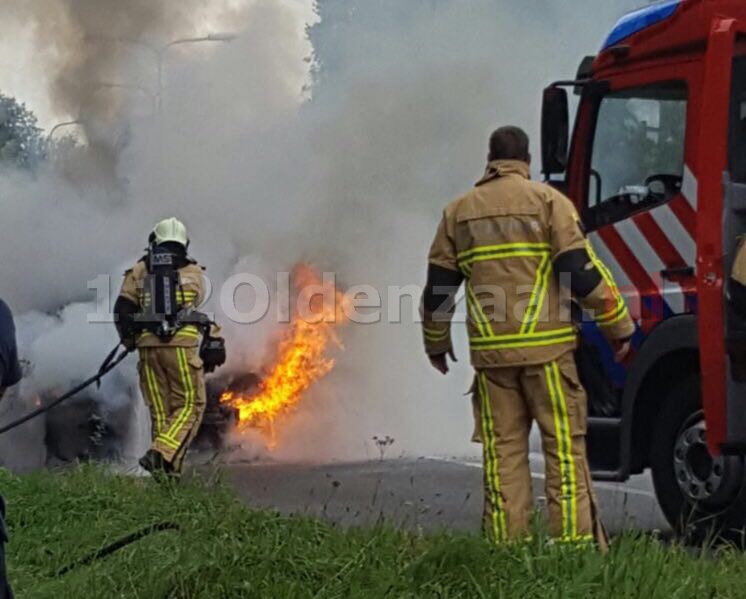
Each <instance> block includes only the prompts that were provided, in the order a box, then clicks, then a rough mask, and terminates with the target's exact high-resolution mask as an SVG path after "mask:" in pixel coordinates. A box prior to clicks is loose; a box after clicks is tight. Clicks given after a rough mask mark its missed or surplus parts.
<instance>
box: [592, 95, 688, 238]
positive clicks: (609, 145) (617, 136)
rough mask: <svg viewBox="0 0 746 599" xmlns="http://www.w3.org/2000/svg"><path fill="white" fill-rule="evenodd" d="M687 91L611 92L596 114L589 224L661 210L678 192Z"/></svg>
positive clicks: (681, 171) (680, 178)
mask: <svg viewBox="0 0 746 599" xmlns="http://www.w3.org/2000/svg"><path fill="white" fill-rule="evenodd" d="M686 109H687V89H686V85H685V84H684V83H680V82H671V83H662V84H656V85H652V86H645V87H637V88H630V89H625V90H621V91H615V92H611V93H609V94H607V95H606V96H604V97H603V99H602V100H601V102H600V105H599V108H598V117H597V121H596V132H595V136H594V140H593V154H592V158H591V172H590V185H589V194H588V208H589V212H590V213H591V215H594V213H595V217H596V218H595V219H594V218H592V219H591V221H596V222H595V223H593V222H591V223H589V224H591V225H592V224H596V225H597V226H600V225H602V224H605V223H607V222H614V221H616V220H621V219H623V218H626V217H627V216H629V215H630V214H631V213H633V212H637V211H640V210H643V209H647V208H650V207H652V206H655V205H659V204H662V203H664V202H666V201H668V200H669V199H671V198H672V197H674V196H675V195H676V194H677V193H678V192H679V190H680V189H681V180H682V176H683V173H684V142H685V133H686Z"/></svg>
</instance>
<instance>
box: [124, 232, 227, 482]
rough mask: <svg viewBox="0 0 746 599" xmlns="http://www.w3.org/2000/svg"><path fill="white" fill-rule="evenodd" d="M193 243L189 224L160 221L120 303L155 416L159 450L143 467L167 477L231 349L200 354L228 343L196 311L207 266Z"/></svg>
mask: <svg viewBox="0 0 746 599" xmlns="http://www.w3.org/2000/svg"><path fill="white" fill-rule="evenodd" d="M188 245H189V241H188V238H187V230H186V227H185V226H184V224H183V223H182V222H181V221H179V220H178V219H176V218H168V219H165V220H163V221H161V222H159V223H158V224H157V225H156V226H155V228H154V229H153V232H152V233H151V235H150V238H149V247H148V252H147V254H146V255H145V256H143V258H142V259H141V260H140V261H139V262H137V264H135V266H134V267H133V268H131V269H130V270H128V271H127V272H126V273H125V275H124V282H123V284H122V289H121V291H120V294H119V298H118V299H117V302H116V304H115V306H114V313H115V322H116V326H117V330H118V332H119V335H120V338H121V340H122V343H123V344H124V345H125V346H126V347H130V348H134V347H136V348H137V349H138V352H139V356H140V361H139V364H138V372H139V375H140V388H141V390H142V394H143V397H144V399H145V402H146V404H147V406H148V409H149V410H150V415H151V432H152V445H151V447H150V449H149V450H148V451H147V453H146V454H145V455H144V456H143V457H142V458H141V459H140V465H141V466H142V467H143V468H144V469H145V470H147V471H148V472H151V473H154V474H159V475H160V474H166V475H169V476H178V475H179V474H180V472H181V469H182V465H183V462H184V456H185V454H186V452H187V449H188V447H189V444H190V443H191V441H192V440H193V439H194V437H195V436H196V434H197V431H198V429H199V426H200V423H201V421H202V416H203V414H204V410H205V404H206V393H205V379H204V373H205V369H206V368H207V369H208V371H210V370H212V369H214V368H215V367H216V366H218V365H220V364H222V362H224V361H225V349H224V347H223V348H222V354H220V351H218V352H217V355H216V354H215V352H210V351H208V352H207V354H205V352H204V351H200V349H201V348H202V350H204V349H205V348H206V347H208V349H209V344H210V342H214V341H216V340H217V341H222V339H220V338H219V337H217V332H216V329H214V328H211V327H212V325H211V324H210V323H209V322H208V321H207V320H206V318H205V317H203V316H202V315H201V314H200V313H199V312H197V311H196V309H197V307H198V306H199V305H200V304H201V302H202V300H203V295H204V288H205V285H204V278H203V268H202V267H201V266H200V265H199V264H197V262H195V261H194V260H193V259H192V258H190V257H189V256H188V254H187V248H188ZM206 341H207V343H206ZM203 358H204V360H203Z"/></svg>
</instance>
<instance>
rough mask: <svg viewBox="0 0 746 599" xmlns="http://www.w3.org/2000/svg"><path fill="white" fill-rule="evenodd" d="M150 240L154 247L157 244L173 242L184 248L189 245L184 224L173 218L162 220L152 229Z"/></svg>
mask: <svg viewBox="0 0 746 599" xmlns="http://www.w3.org/2000/svg"><path fill="white" fill-rule="evenodd" d="M150 239H151V243H154V244H156V245H158V244H159V243H165V242H166V241H175V242H176V243H180V244H181V245H183V246H184V247H186V246H187V245H188V244H189V238H188V237H187V230H186V227H185V226H184V223H183V222H181V221H180V220H179V219H178V218H175V217H173V216H172V217H171V218H166V219H163V220H162V221H161V222H159V223H158V224H157V225H156V226H155V227H153V232H152V233H151V234H150Z"/></svg>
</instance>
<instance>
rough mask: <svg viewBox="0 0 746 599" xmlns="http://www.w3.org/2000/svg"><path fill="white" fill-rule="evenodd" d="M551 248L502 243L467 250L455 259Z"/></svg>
mask: <svg viewBox="0 0 746 599" xmlns="http://www.w3.org/2000/svg"><path fill="white" fill-rule="evenodd" d="M550 249H551V248H550V246H549V244H548V243H526V242H517V243H503V244H500V245H480V246H477V247H474V248H471V249H468V250H466V251H463V252H461V253H459V254H458V255H457V256H456V259H457V260H459V261H462V260H468V259H469V258H471V257H472V256H474V255H475V254H485V253H490V254H499V253H501V252H510V251H516V250H543V251H547V252H548V251H549V250H550Z"/></svg>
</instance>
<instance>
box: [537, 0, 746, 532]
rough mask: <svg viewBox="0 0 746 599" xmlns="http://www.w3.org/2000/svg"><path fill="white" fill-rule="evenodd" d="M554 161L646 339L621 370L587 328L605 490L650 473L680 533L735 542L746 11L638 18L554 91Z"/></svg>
mask: <svg viewBox="0 0 746 599" xmlns="http://www.w3.org/2000/svg"><path fill="white" fill-rule="evenodd" d="M572 93H574V94H576V95H577V96H578V109H577V114H576V116H575V120H574V127H573V131H572V135H570V133H569V129H570V128H569V122H570V119H569V109H568V106H569V97H570V94H572ZM542 159H543V172H544V176H545V177H546V179H547V180H548V181H549V182H550V183H552V184H554V185H556V186H558V187H559V188H561V189H562V190H563V191H565V192H566V193H567V195H568V196H569V197H570V198H571V199H572V201H573V202H574V204H575V206H576V207H577V209H578V212H579V214H580V216H581V219H582V221H583V224H584V226H585V228H586V232H587V234H588V238H589V240H590V242H591V244H592V245H593V247H594V250H595V251H596V253H597V254H598V256H599V258H601V260H602V261H603V262H604V263H605V264H606V265H607V267H608V268H609V270H611V271H612V274H613V275H614V278H615V280H616V282H617V284H618V286H619V289H620V291H621V292H622V293H623V295H624V297H625V299H626V301H627V303H628V306H629V308H630V311H631V313H632V315H633V317H634V318H635V320H636V322H637V325H638V327H637V332H636V334H635V336H634V337H633V340H632V345H633V351H632V353H631V355H630V356H629V357H628V359H627V360H626V361H625V363H624V364H623V365H618V364H615V363H614V362H613V356H612V355H611V350H610V348H609V347H608V346H607V345H606V343H605V342H604V341H603V337H602V336H601V335H600V334H599V331H598V330H597V328H596V327H595V325H593V324H592V322H591V320H590V319H583V321H584V322H583V324H582V331H583V335H582V342H581V344H580V347H579V349H578V355H577V359H578V365H579V371H580V373H581V378H582V379H583V382H584V384H585V386H586V388H587V390H588V394H589V398H590V400H589V411H590V414H591V416H590V418H589V424H588V439H587V440H588V457H589V462H590V464H591V469H592V472H593V476H594V478H596V479H598V480H608V481H624V480H626V479H627V478H629V477H630V475H633V474H638V473H641V472H643V471H645V470H646V469H648V468H650V469H651V470H652V475H653V482H654V485H655V490H656V495H657V497H658V500H659V502H660V505H661V507H662V509H663V512H664V513H665V515H666V517H667V518H668V520H669V521H670V523H671V525H672V526H673V527H674V528H675V529H676V530H677V531H679V532H681V533H683V534H689V535H693V536H699V537H703V536H704V535H706V534H708V533H711V532H712V531H715V532H717V533H719V534H723V535H726V536H735V535H736V534H737V533H738V532H742V531H743V530H744V529H746V485H744V481H745V479H746V470H745V468H744V455H746V383H744V382H743V381H742V380H739V379H740V378H743V377H739V376H735V375H734V372H738V371H739V368H738V364H737V363H736V362H737V361H738V360H739V356H744V355H746V352H744V351H743V350H739V348H742V347H746V342H745V341H744V339H745V338H746V323H744V322H743V321H742V320H741V319H740V317H739V316H738V313H737V312H736V311H735V310H734V309H733V307H732V305H731V302H730V301H729V299H728V279H729V273H730V268H731V265H732V261H733V257H734V253H735V251H736V248H737V244H738V243H739V238H740V236H741V235H742V234H743V233H744V232H746V2H743V1H741V0H664V1H661V2H657V3H654V4H652V5H650V6H647V7H645V8H642V9H640V10H637V11H635V12H633V13H630V14H629V15H626V16H624V17H623V18H622V19H621V20H620V21H619V22H618V23H617V25H616V26H615V27H614V29H613V30H612V32H611V33H610V34H609V36H608V39H607V40H606V42H605V43H604V45H603V47H602V49H601V51H600V53H599V54H598V55H597V56H594V57H592V58H587V59H585V60H583V62H582V64H581V67H580V69H579V72H578V74H577V76H576V78H575V79H569V80H564V81H558V82H556V83H553V84H552V85H550V86H549V87H548V88H547V89H546V90H545V91H544V102H543V114H542ZM586 320H587V321H588V322H585V321H586ZM740 359H741V360H743V358H740ZM740 370H743V367H741V368H740Z"/></svg>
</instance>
